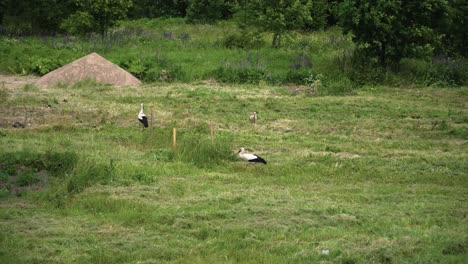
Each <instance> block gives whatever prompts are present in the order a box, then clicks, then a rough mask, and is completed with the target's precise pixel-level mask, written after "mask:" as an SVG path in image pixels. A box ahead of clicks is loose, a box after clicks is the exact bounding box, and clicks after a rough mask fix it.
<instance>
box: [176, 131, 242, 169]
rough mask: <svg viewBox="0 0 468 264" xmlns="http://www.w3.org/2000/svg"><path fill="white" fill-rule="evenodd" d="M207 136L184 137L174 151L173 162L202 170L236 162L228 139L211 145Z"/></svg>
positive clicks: (215, 141) (193, 135) (216, 140)
mask: <svg viewBox="0 0 468 264" xmlns="http://www.w3.org/2000/svg"><path fill="white" fill-rule="evenodd" d="M205 135H206V134H205ZM205 135H201V134H187V135H184V136H183V137H182V138H181V140H180V142H178V143H177V146H176V147H175V148H174V149H173V152H172V156H171V160H175V161H182V162H188V163H192V164H193V165H195V166H197V167H200V168H207V167H208V168H209V167H212V166H215V165H219V164H222V163H223V162H227V161H232V160H234V155H233V152H232V150H231V148H230V146H229V142H228V139H226V138H221V137H219V138H216V139H215V140H214V142H213V143H211V141H210V139H209V138H206V136H205Z"/></svg>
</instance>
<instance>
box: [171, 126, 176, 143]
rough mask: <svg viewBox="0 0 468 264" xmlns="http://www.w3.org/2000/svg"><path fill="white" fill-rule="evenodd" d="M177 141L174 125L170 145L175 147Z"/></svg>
mask: <svg viewBox="0 0 468 264" xmlns="http://www.w3.org/2000/svg"><path fill="white" fill-rule="evenodd" d="M176 143H177V129H176V128H175V127H174V128H173V129H172V146H173V147H174V148H175V146H176Z"/></svg>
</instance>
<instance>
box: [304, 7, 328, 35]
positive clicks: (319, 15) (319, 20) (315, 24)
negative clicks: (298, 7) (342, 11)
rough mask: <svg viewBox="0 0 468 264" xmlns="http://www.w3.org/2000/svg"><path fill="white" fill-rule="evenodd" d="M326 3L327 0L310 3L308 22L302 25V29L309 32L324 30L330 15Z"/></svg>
mask: <svg viewBox="0 0 468 264" xmlns="http://www.w3.org/2000/svg"><path fill="white" fill-rule="evenodd" d="M328 2H329V1H328V0H313V1H310V7H309V10H310V20H308V21H306V22H305V23H304V26H303V27H304V29H306V30H311V31H314V30H323V29H325V27H326V26H327V17H328V16H329V15H330V14H329V8H330V4H329V3H328Z"/></svg>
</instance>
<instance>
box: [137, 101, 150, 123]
mask: <svg viewBox="0 0 468 264" xmlns="http://www.w3.org/2000/svg"><path fill="white" fill-rule="evenodd" d="M138 121H140V122H141V123H142V124H143V125H144V126H145V127H148V118H147V117H146V115H145V113H143V104H141V109H140V113H139V114H138Z"/></svg>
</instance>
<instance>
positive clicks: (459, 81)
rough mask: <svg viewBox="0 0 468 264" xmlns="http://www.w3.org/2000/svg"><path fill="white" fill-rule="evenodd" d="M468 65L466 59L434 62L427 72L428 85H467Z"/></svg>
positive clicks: (426, 80)
mask: <svg viewBox="0 0 468 264" xmlns="http://www.w3.org/2000/svg"><path fill="white" fill-rule="evenodd" d="M467 77H468V67H467V65H466V62H464V61H453V62H448V63H443V64H442V63H436V64H432V65H431V67H430V68H429V69H428V71H427V72H426V76H425V82H426V85H433V84H434V85H441V86H460V85H466V82H467V79H468V78H467Z"/></svg>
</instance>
